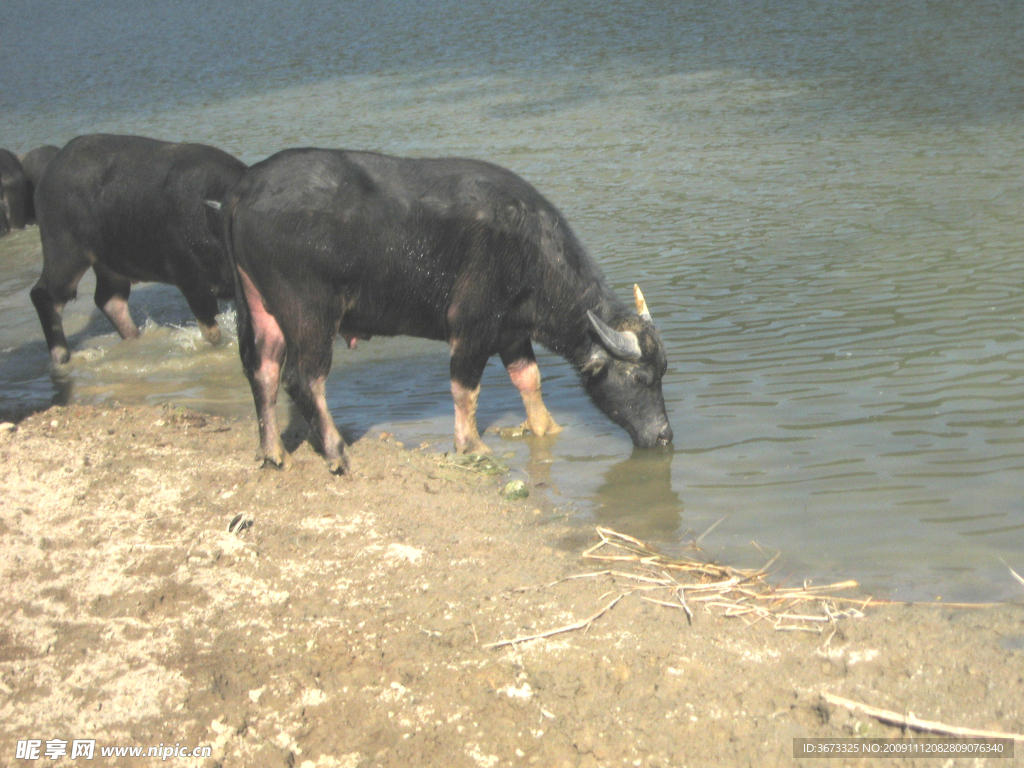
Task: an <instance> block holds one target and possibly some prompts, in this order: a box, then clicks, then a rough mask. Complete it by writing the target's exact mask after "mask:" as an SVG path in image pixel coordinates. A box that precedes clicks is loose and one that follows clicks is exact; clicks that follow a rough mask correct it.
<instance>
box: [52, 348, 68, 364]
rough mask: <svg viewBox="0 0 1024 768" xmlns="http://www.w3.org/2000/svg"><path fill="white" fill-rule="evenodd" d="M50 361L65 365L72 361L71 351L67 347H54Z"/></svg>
mask: <svg viewBox="0 0 1024 768" xmlns="http://www.w3.org/2000/svg"><path fill="white" fill-rule="evenodd" d="M50 359H51V360H53V362H55V363H57V364H58V365H63V364H64V363H66V362H67V361H68V360H70V359H71V351H70V350H69V349H68V348H67V347H54V348H53V349H51V350H50Z"/></svg>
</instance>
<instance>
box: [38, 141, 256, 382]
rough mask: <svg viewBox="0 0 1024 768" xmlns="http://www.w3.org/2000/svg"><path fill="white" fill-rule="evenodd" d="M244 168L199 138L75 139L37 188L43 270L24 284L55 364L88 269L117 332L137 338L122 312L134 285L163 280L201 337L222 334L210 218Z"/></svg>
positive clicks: (227, 270) (220, 287)
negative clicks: (211, 201)
mask: <svg viewBox="0 0 1024 768" xmlns="http://www.w3.org/2000/svg"><path fill="white" fill-rule="evenodd" d="M244 172H245V165H244V164H243V163H242V162H241V161H240V160H236V159H235V158H234V157H232V156H231V155H229V154H227V153H226V152H222V151H221V150H219V149H215V148H213V147H208V146H204V145H202V144H171V143H168V142H166V141H158V140H156V139H147V138H143V137H141V136H108V135H102V134H98V135H93V136H80V137H78V138H77V139H74V140H72V141H71V142H70V143H68V145H67V146H66V147H64V149H62V150H61V151H60V152H59V153H58V154H57V156H56V157H54V158H53V160H52V161H51V162H50V165H49V167H48V168H47V170H46V173H45V175H44V176H43V178H42V180H41V181H40V183H39V187H38V189H37V190H36V195H35V202H36V215H37V218H38V221H39V235H40V238H41V239H42V243H43V274H42V276H41V277H40V278H39V282H37V283H36V284H35V287H34V288H32V292H31V296H32V303H33V304H35V307H36V311H37V312H38V313H39V321H40V322H41V323H42V325H43V333H44V334H45V335H46V344H47V346H48V347H49V348H50V356H51V357H52V358H53V360H54V362H58V363H62V362H67V360H68V358H69V353H68V346H67V339H66V338H65V336H64V327H63V323H62V322H61V314H62V312H63V310H64V305H65V304H66V303H67V302H68V301H69V300H71V299H72V298H74V296H75V287H76V286H77V285H78V281H79V280H80V279H81V277H82V275H83V274H84V273H85V271H86V270H87V269H88V268H89V267H90V266H91V267H92V268H93V270H94V271H95V272H96V296H95V298H96V306H98V307H99V308H100V309H101V310H102V311H103V314H105V315H106V316H107V318H108V319H109V320H110V322H111V323H113V325H114V328H116V329H117V332H118V333H119V334H121V337H122V338H134V337H136V336H138V335H139V331H138V328H136V326H135V323H134V322H133V321H132V318H131V315H130V314H129V312H128V294H129V292H130V290H131V284H132V283H133V282H139V281H147V282H160V283H170V284H171V285H175V286H177V287H178V288H179V289H180V290H181V292H182V293H183V294H184V295H185V299H186V300H187V301H188V305H189V307H190V308H191V310H192V312H193V314H195V316H196V320H198V321H199V327H200V328H201V329H202V332H203V335H204V336H206V338H207V339H209V340H210V341H211V342H216V341H218V340H219V338H220V329H219V328H218V327H217V320H216V316H217V312H218V306H217V299H218V298H230V297H232V296H233V295H234V276H233V275H232V270H231V267H230V265H229V264H228V262H227V259H226V257H225V255H224V249H223V246H222V245H221V239H220V222H219V220H218V217H217V215H216V214H215V213H214V212H213V211H211V210H210V209H209V208H207V207H206V206H205V205H204V204H203V200H204V198H221V197H223V196H224V194H225V193H226V192H227V190H228V188H229V187H231V186H232V185H233V184H234V183H235V182H236V181H238V179H239V178H241V176H242V174H243V173H244Z"/></svg>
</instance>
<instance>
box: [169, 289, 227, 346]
mask: <svg viewBox="0 0 1024 768" xmlns="http://www.w3.org/2000/svg"><path fill="white" fill-rule="evenodd" d="M178 288H179V289H180V290H181V292H182V294H183V295H184V296H185V301H187V302H188V308H189V309H191V310H192V314H193V315H195V318H196V322H197V323H198V324H199V330H200V331H202V333H203V338H205V339H206V340H207V341H208V342H210V343H211V344H219V343H220V326H218V325H217V313H218V312H219V311H220V307H219V306H218V305H217V296H216V295H215V294H214V292H213V290H212V289H211V288H209V287H207V286H200V287H198V288H192V287H187V288H182V287H181V286H178Z"/></svg>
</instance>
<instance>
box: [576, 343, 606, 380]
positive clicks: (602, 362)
mask: <svg viewBox="0 0 1024 768" xmlns="http://www.w3.org/2000/svg"><path fill="white" fill-rule="evenodd" d="M611 361H612V359H611V358H610V357H608V353H607V352H605V351H604V350H603V349H601V348H600V347H598V346H596V345H595V346H594V348H593V350H592V351H591V353H590V357H588V358H587V361H586V362H585V363H583V365H582V366H580V373H582V374H583V375H584V376H586V377H587V378H588V379H593V378H594V377H596V376H599V375H600V374H601V372H602V371H604V369H605V368H607V367H608V363H610V362H611Z"/></svg>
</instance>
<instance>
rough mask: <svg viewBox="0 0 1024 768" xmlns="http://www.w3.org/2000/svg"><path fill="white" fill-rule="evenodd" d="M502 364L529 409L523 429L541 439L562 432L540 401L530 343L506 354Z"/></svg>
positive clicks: (516, 347) (534, 359)
mask: <svg viewBox="0 0 1024 768" xmlns="http://www.w3.org/2000/svg"><path fill="white" fill-rule="evenodd" d="M501 362H502V363H504V364H505V370H506V371H508V375H509V378H510V379H512V383H513V384H514V385H515V387H516V389H518V390H519V394H520V395H521V396H522V398H523V406H524V407H525V408H526V421H525V422H524V424H523V426H524V427H528V428H529V430H530V431H531V432H533V434H535V435H538V436H542V435H557V434H558V433H559V432H561V431H562V427H560V426H559V425H558V424H557V423H556V422H555V420H554V418H553V417H552V416H551V413H550V412H549V411H548V409H547V407H546V406H545V405H544V400H543V399H541V394H540V368H538V367H537V359H536V357H534V354H533V345H532V344H530V340H529V339H526V340H525V341H523V342H520V343H518V344H516V345H515V346H513V347H511V348H509V349H507V350H505V351H503V352H502V353H501Z"/></svg>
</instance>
